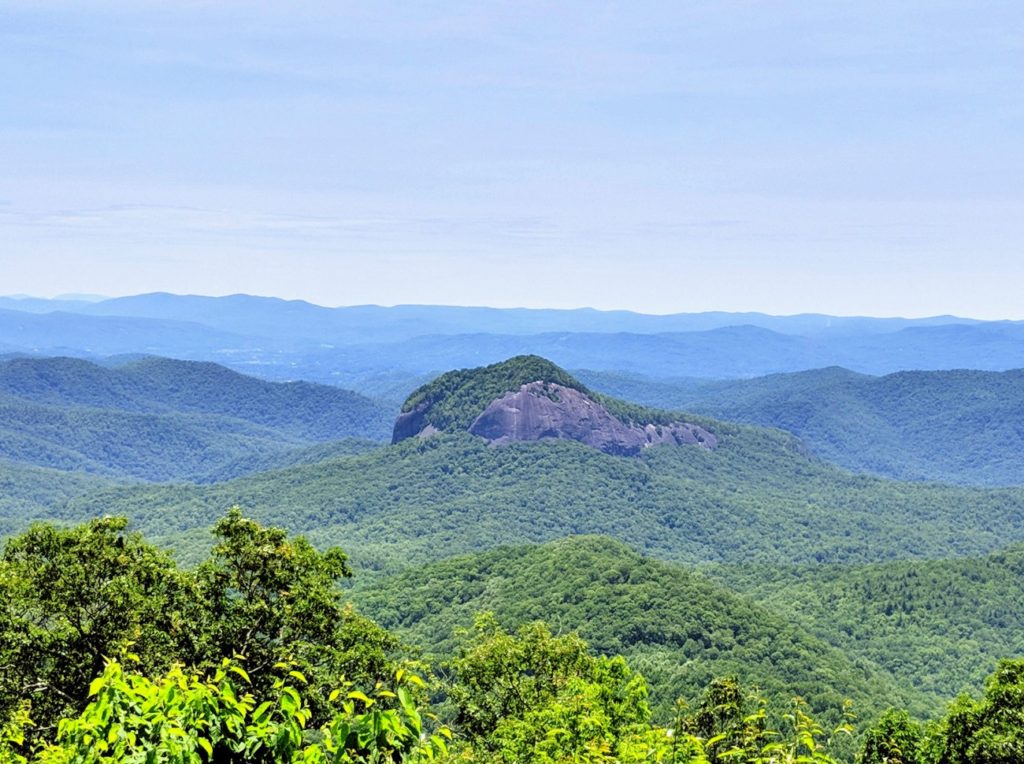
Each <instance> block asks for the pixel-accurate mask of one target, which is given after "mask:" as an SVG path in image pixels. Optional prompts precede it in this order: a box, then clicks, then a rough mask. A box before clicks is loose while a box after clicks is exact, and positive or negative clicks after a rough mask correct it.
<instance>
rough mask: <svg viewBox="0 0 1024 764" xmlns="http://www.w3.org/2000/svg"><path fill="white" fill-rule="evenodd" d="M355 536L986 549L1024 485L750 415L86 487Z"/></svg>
mask: <svg viewBox="0 0 1024 764" xmlns="http://www.w3.org/2000/svg"><path fill="white" fill-rule="evenodd" d="M236 503H238V504H241V505H243V506H245V507H247V508H248V509H249V511H250V512H252V514H253V516H254V517H256V518H258V519H261V520H264V521H267V522H270V521H273V522H278V523H282V524H284V525H286V526H287V527H289V528H290V529H291V530H293V531H296V532H304V533H309V534H310V536H311V537H312V538H314V539H315V540H317V542H319V543H343V544H346V545H347V546H348V547H349V548H350V549H351V550H352V554H353V557H354V559H358V561H359V562H360V564H361V565H362V566H373V567H378V566H384V567H387V568H392V569H393V568H395V567H397V566H404V565H409V564H413V563H421V562H424V561H427V560H430V559H433V558H434V557H436V556H437V554H438V553H439V552H438V550H444V554H459V553H465V552H471V551H479V550H482V549H487V548H490V547H494V546H498V545H501V544H509V543H522V542H536V541H547V540H551V539H555V538H559V537H561V536H564V535H568V534H592V533H596V534H603V535H609V536H613V537H615V538H618V539H620V540H622V541H625V542H627V543H629V544H630V545H631V546H633V547H634V548H637V549H640V550H643V551H645V552H647V553H649V554H651V555H653V556H655V557H659V558H662V559H667V560H678V561H685V562H700V561H730V562H743V561H752V560H759V561H765V562H775V563H790V562H808V561H845V562H867V561H877V560H885V559H894V558H901V557H945V556H950V555H965V554H980V553H984V552H987V551H991V550H994V549H998V548H1000V547H1001V546H1003V545H1005V544H1006V543H1007V542H1009V541H1012V540H1014V539H1019V540H1024V492H1022V491H1020V490H1012V489H994V490H983V489H971V488H955V487H948V486H941V485H916V484H911V483H897V482H893V481H887V480H883V479H880V478H873V477H868V476H862V475H851V474H850V473H847V472H844V471H842V470H840V469H838V468H835V467H832V466H830V465H827V464H824V463H822V462H818V461H815V460H813V459H811V458H808V457H807V456H806V455H805V454H804V453H803V452H802V451H801V450H800V448H799V444H798V443H797V442H795V441H794V440H793V439H792V437H790V436H787V435H784V434H782V433H778V432H772V431H766V430H758V429H755V428H745V427H738V428H737V432H736V434H735V435H732V436H729V437H727V438H725V439H723V442H722V443H721V444H720V445H719V446H718V447H717V448H716V449H715V450H713V451H709V450H706V449H698V448H690V447H681V448H674V447H659V448H652V449H648V450H647V451H646V452H644V453H643V454H642V455H641V456H640V457H617V456H611V455H607V454H604V453H601V452H599V451H596V450H595V449H592V448H590V447H588V446H585V445H582V444H579V443H574V442H563V441H559V442H539V443H529V442H524V443H514V444H511V445H508V446H503V447H499V448H494V447H490V446H488V445H487V442H486V441H484V440H482V439H480V438H476V437H474V436H471V435H468V434H462V435H442V436H436V437H433V438H430V439H428V440H422V441H421V440H415V439H414V440H409V441H405V442H403V443H400V444H398V445H396V446H389V447H387V448H383V449H379V450H376V451H373V452H370V453H367V454H361V455H357V456H350V457H344V458H339V459H333V460H329V461H325V462H322V463H319V464H314V465H308V466H300V467H294V468H289V469H286V470H280V471H275V472H268V473H260V474H256V475H252V476H248V477H244V478H240V479H238V480H234V481H230V482H226V483H220V484H216V485H211V486H168V487H148V486H140V487H125V488H116V489H111V490H106V491H100V492H97V493H95V494H91V495H89V496H87V497H82V498H79V499H74V500H72V501H70V502H68V503H67V504H66V505H64V506H63V507H61V508H59V509H58V510H57V514H59V515H60V516H61V517H63V518H66V519H69V520H78V519H82V518H86V517H92V516H95V515H97V514H103V513H107V512H115V513H123V514H128V515H130V516H131V518H132V521H133V522H134V523H136V524H137V525H138V527H140V528H143V529H145V530H146V532H147V533H151V534H154V535H157V536H160V537H161V538H163V539H167V540H170V539H173V538H174V537H175V536H176V534H180V533H183V532H186V531H189V530H190V529H195V528H205V527H207V526H208V525H209V524H210V523H211V522H212V520H213V519H214V518H216V517H217V516H218V515H219V514H220V513H221V512H223V510H224V508H225V507H228V506H231V505H232V504H236Z"/></svg>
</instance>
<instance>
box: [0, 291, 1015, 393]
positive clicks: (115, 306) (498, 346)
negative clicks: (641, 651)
mask: <svg viewBox="0 0 1024 764" xmlns="http://www.w3.org/2000/svg"><path fill="white" fill-rule="evenodd" d="M0 351H3V352H7V353H12V352H22V353H34V354H49V355H54V354H64V355H81V356H84V357H96V356H103V355H116V354H122V353H147V354H155V355H166V356H171V357H176V358H184V359H192V360H210V361H217V362H218V363H222V364H225V365H228V366H231V367H232V368H235V369H238V370H243V371H246V372H248V373H253V374H257V375H260V376H264V377H268V378H273V379H283V380H288V379H305V380H309V381H318V382H325V383H331V384H340V385H342V386H345V387H349V388H352V389H358V390H360V391H362V392H367V393H369V394H371V395H377V394H379V393H381V392H383V391H386V390H391V389H392V387H393V385H394V384H395V383H396V382H397V383H398V385H399V386H401V385H403V384H405V385H406V387H405V391H406V392H407V391H408V390H411V389H412V388H413V387H415V386H416V385H417V384H419V383H421V382H422V377H423V375H433V374H436V373H439V372H443V371H446V370H448V369H452V368H459V367H469V366H480V365H484V364H488V363H495V362H499V361H501V360H504V359H506V358H508V357H510V356H514V355H525V354H536V355H542V356H544V357H546V358H550V359H551V360H552V361H554V362H555V363H557V364H559V365H560V366H563V367H565V368H586V369H594V370H601V371H627V372H634V373H641V374H645V375H648V376H653V377H679V376H687V377H699V378H704V379H722V378H737V377H750V376H758V375H764V374H771V373H779V372H789V371H798V370H806V369H814V368H820V367H825V366H832V365H840V366H844V367H846V368H849V369H852V370H854V371H859V372H863V373H869V374H885V373H890V372H894V371H899V370H906V369H954V368H972V369H984V370H993V371H999V370H1006V369H1012V368H1017V367H1020V366H1022V365H1024V324H1021V323H1019V322H979V321H973V320H970V319H962V318H956V317H952V316H938V317H934V318H927V319H901V318H900V319H897V318H892V319H887V318H866V317H837V316H824V315H801V316H767V315H763V314H756V313H736V314H733V313H697V314H686V313H681V314H676V315H667V316H650V315H643V314H637V313H629V312H625V311H607V312H603V311H595V310H590V309H581V310H562V311H556V310H527V309H494V308H457V307H444V306H411V305H407V306H395V307H390V308H386V307H380V306H356V307H346V308H324V307H321V306H316V305H312V304H310V303H305V302H301V301H284V300H278V299H274V298H265V297H252V296H248V295H233V296H230V297H197V296H182V295H170V294H149V295H137V296H133V297H124V298H116V299H112V300H104V301H100V302H87V301H74V300H58V301H52V302H50V301H46V300H33V299H24V298H22V299H14V298H0ZM374 384H376V385H378V386H379V388H377V389H374V388H372V387H369V386H370V385H374Z"/></svg>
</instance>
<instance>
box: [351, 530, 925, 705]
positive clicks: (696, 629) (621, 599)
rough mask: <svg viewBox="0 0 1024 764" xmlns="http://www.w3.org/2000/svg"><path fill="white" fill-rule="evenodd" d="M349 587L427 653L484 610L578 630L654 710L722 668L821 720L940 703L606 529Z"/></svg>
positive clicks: (508, 622) (452, 645) (515, 622)
mask: <svg viewBox="0 0 1024 764" xmlns="http://www.w3.org/2000/svg"><path fill="white" fill-rule="evenodd" d="M353 596H354V598H355V600H356V602H357V603H358V605H359V606H360V608H361V609H362V610H363V611H364V612H366V613H367V614H368V615H369V616H371V617H372V618H374V620H376V621H377V622H379V623H380V624H381V625H382V626H384V627H385V628H387V629H389V630H392V631H394V632H395V633H397V634H399V635H400V636H402V637H403V638H404V639H407V640H408V641H409V642H411V643H412V644H416V645H421V646H423V647H424V648H425V649H426V650H428V655H430V656H433V657H434V658H435V659H438V658H443V657H444V656H447V655H452V654H454V653H455V652H456V650H457V648H458V645H459V643H460V641H461V638H460V636H459V633H460V630H468V629H470V628H471V627H472V625H473V620H474V617H475V615H476V614H477V613H480V612H484V611H489V612H493V613H494V614H495V616H496V617H497V619H498V621H499V623H501V624H502V625H503V626H504V627H505V628H507V629H509V630H511V631H514V630H516V629H518V628H519V627H521V626H523V625H524V624H527V623H530V622H531V621H535V620H538V619H540V620H543V621H546V622H548V623H549V624H552V625H553V626H554V627H556V628H557V629H558V631H559V632H563V633H564V632H568V631H575V632H579V634H580V636H582V637H583V638H584V639H586V640H587V642H588V643H589V644H590V646H591V647H592V648H593V649H594V650H596V651H597V652H599V653H605V654H609V655H614V654H622V655H624V656H626V658H627V659H628V660H629V663H630V665H631V666H633V667H634V668H635V669H637V670H638V671H640V672H641V673H643V675H644V677H645V678H646V679H647V681H648V684H649V685H650V688H651V693H652V695H651V702H652V705H653V707H654V709H655V712H656V715H657V716H659V717H660V718H662V719H665V720H667V719H668V718H670V716H671V712H672V704H673V702H674V701H675V699H676V698H678V697H683V698H686V699H687V700H689V701H690V702H691V703H694V704H695V703H696V702H697V701H698V700H699V698H700V693H701V692H702V690H703V688H704V687H705V686H707V684H708V683H710V682H711V680H712V679H714V678H715V677H718V676H728V675H735V676H738V677H739V679H740V680H741V682H742V683H743V684H745V685H749V686H756V687H759V688H761V690H762V691H764V692H765V694H766V695H768V696H769V697H772V698H775V699H784V698H786V697H787V696H788V695H792V694H796V695H800V696H802V697H803V698H804V699H806V700H807V701H808V702H809V703H810V705H811V708H812V709H813V710H814V712H815V714H816V715H818V716H821V717H823V718H824V719H826V720H828V721H830V722H832V723H838V722H839V721H841V719H840V718H839V717H838V712H839V710H840V709H841V708H842V704H843V700H844V699H852V700H853V701H854V702H855V704H856V706H857V708H858V713H859V714H860V715H862V716H863V717H864V718H868V717H873V716H877V715H878V714H880V713H881V712H882V711H884V710H885V708H886V707H887V706H888V705H892V704H898V705H902V706H912V707H913V708H914V710H915V711H917V712H918V713H922V712H935V711H937V710H938V709H939V708H940V707H941V706H938V705H934V704H931V705H930V704H929V703H928V702H927V701H925V700H924V699H923V697H922V696H918V695H915V694H914V692H913V691H905V690H904V688H903V687H901V686H900V683H899V682H898V681H897V680H895V679H894V678H893V676H892V675H887V674H885V673H884V672H882V671H879V670H877V669H876V668H874V667H873V666H871V665H870V664H868V663H867V662H860V663H858V661H857V659H856V657H854V656H856V655H857V653H855V652H854V653H846V652H842V651H840V650H837V649H834V648H831V647H827V646H826V645H825V644H823V643H822V642H821V641H819V640H818V639H816V638H813V637H810V636H809V635H808V634H807V633H806V632H804V631H801V630H800V629H795V628H793V627H792V626H791V625H790V624H788V623H787V622H786V621H785V620H783V619H781V618H779V617H778V616H776V615H774V614H773V613H771V612H770V611H768V610H766V609H763V608H761V607H759V606H757V605H755V604H753V602H752V601H751V600H748V599H745V598H743V597H740V596H738V595H736V594H735V593H734V592H733V591H731V590H729V589H727V588H726V587H724V586H719V585H716V584H714V583H712V582H710V581H708V580H706V579H703V578H702V577H700V576H699V575H697V574H695V573H693V572H691V571H689V570H687V569H686V568H684V567H682V566H678V565H670V564H666V563H661V562H657V561H654V560H650V559H646V558H644V557H641V556H640V555H639V554H637V553H636V552H634V551H632V550H630V549H629V548H628V547H626V546H624V545H623V544H621V543H620V542H616V541H613V540H611V539H609V538H603V537H593V536H590V537H572V538H567V539H560V540H558V541H552V542H549V543H547V544H544V545H542V546H530V547H515V548H503V549H499V550H495V551H491V552H484V553H481V554H477V555H473V556H469V557H459V558H455V559H450V560H445V561H443V562H437V563H434V564H431V565H427V566H423V567H419V566H417V567H416V568H414V569H412V570H410V571H409V572H407V573H403V574H400V575H398V576H395V577H393V578H390V579H387V580H385V581H380V582H375V583H374V584H373V585H372V586H370V587H369V588H365V587H364V588H363V589H357V590H356V591H354V592H353ZM774 710H775V712H776V713H779V712H780V711H781V710H782V708H781V707H776V708H775V709H774Z"/></svg>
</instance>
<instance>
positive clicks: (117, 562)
mask: <svg viewBox="0 0 1024 764" xmlns="http://www.w3.org/2000/svg"><path fill="white" fill-rule="evenodd" d="M126 525H127V521H126V520H125V519H124V518H103V519H100V520H93V521H91V522H89V523H85V524H83V525H79V526H76V527H74V528H55V527H53V526H50V525H36V526H33V527H32V528H30V529H29V530H28V531H26V532H25V533H24V534H22V535H21V536H18V537H16V538H13V539H11V540H10V541H8V543H7V545H6V547H5V548H4V552H3V555H2V557H0V712H4V713H10V711H11V710H12V709H13V708H16V707H17V706H18V704H19V703H20V702H21V701H23V700H30V701H31V703H32V717H33V719H34V721H35V724H36V727H35V729H34V732H37V733H45V732H46V731H48V730H50V729H52V728H53V726H54V725H55V724H56V722H57V719H58V718H60V717H61V716H64V715H66V714H68V713H72V712H74V713H77V712H78V711H80V710H81V708H82V707H83V706H84V704H85V703H86V702H87V699H88V689H89V683H90V681H91V680H92V679H93V678H94V677H95V676H97V675H98V674H100V673H101V672H102V670H103V666H104V658H105V656H109V655H114V654H116V653H117V652H119V651H120V650H121V649H122V648H124V647H125V646H127V645H128V644H131V645H132V649H133V651H134V652H135V653H136V654H137V655H139V656H140V661H141V665H142V666H144V667H146V668H147V670H152V669H157V668H163V667H166V666H167V665H168V663H169V661H170V660H173V655H174V649H173V648H174V644H175V641H176V638H177V637H178V636H180V634H181V632H182V630H183V629H185V628H186V625H185V624H184V623H183V622H182V621H181V619H180V618H178V617H176V613H177V612H178V607H177V603H178V602H180V599H181V594H182V592H183V580H182V578H181V576H180V575H179V573H178V572H177V570H176V569H175V566H174V564H173V562H171V561H170V559H169V558H167V557H166V556H165V555H164V554H163V553H161V552H160V551H158V550H157V549H155V548H154V547H152V546H151V545H149V544H147V543H145V542H144V541H143V540H142V537H141V536H139V535H138V534H135V533H128V532H126V530H125V528H126Z"/></svg>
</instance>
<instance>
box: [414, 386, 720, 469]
mask: <svg viewBox="0 0 1024 764" xmlns="http://www.w3.org/2000/svg"><path fill="white" fill-rule="evenodd" d="M409 413H410V414H412V413H414V412H409ZM396 428H397V424H396ZM469 431H470V432H471V433H473V434H474V435H479V436H481V437H483V438H487V439H488V440H490V441H491V442H492V443H495V444H499V445H500V444H502V443H509V442H512V441H517V440H545V439H561V440H577V441H579V442H581V443H586V444H587V445H588V446H592V447H594V448H597V449H600V450H601V451H604V452H605V453H610V454H618V455H622V456H633V455H636V454H638V453H640V451H642V450H643V449H644V448H648V447H650V446H654V445H659V444H672V445H697V446H703V447H704V448H714V447H715V446H716V445H717V444H718V441H717V439H716V438H715V436H714V435H713V434H712V433H710V432H708V431H707V430H705V429H704V428H703V427H700V426H698V425H695V424H689V423H687V422H672V423H670V424H664V425H655V424H647V425H640V424H627V423H625V422H623V421H621V420H619V419H618V418H616V417H615V416H613V415H612V414H611V413H610V412H609V411H608V410H607V409H606V408H605V407H604V406H602V405H601V404H600V403H598V402H597V401H595V400H594V399H593V398H591V397H589V396H588V395H585V394H584V393H582V392H580V391H579V390H574V389H572V388H569V387H563V386H561V385H558V384H555V383H545V382H530V383H529V384H525V385H523V386H522V387H520V388H519V390H517V391H515V392H509V393H506V394H505V395H503V396H502V397H501V398H498V399H497V400H495V401H493V402H492V403H491V404H490V405H489V406H488V407H487V408H486V409H485V410H484V411H483V413H481V414H480V416H478V417H477V418H476V420H475V421H474V422H473V424H472V425H470V428H469Z"/></svg>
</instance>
